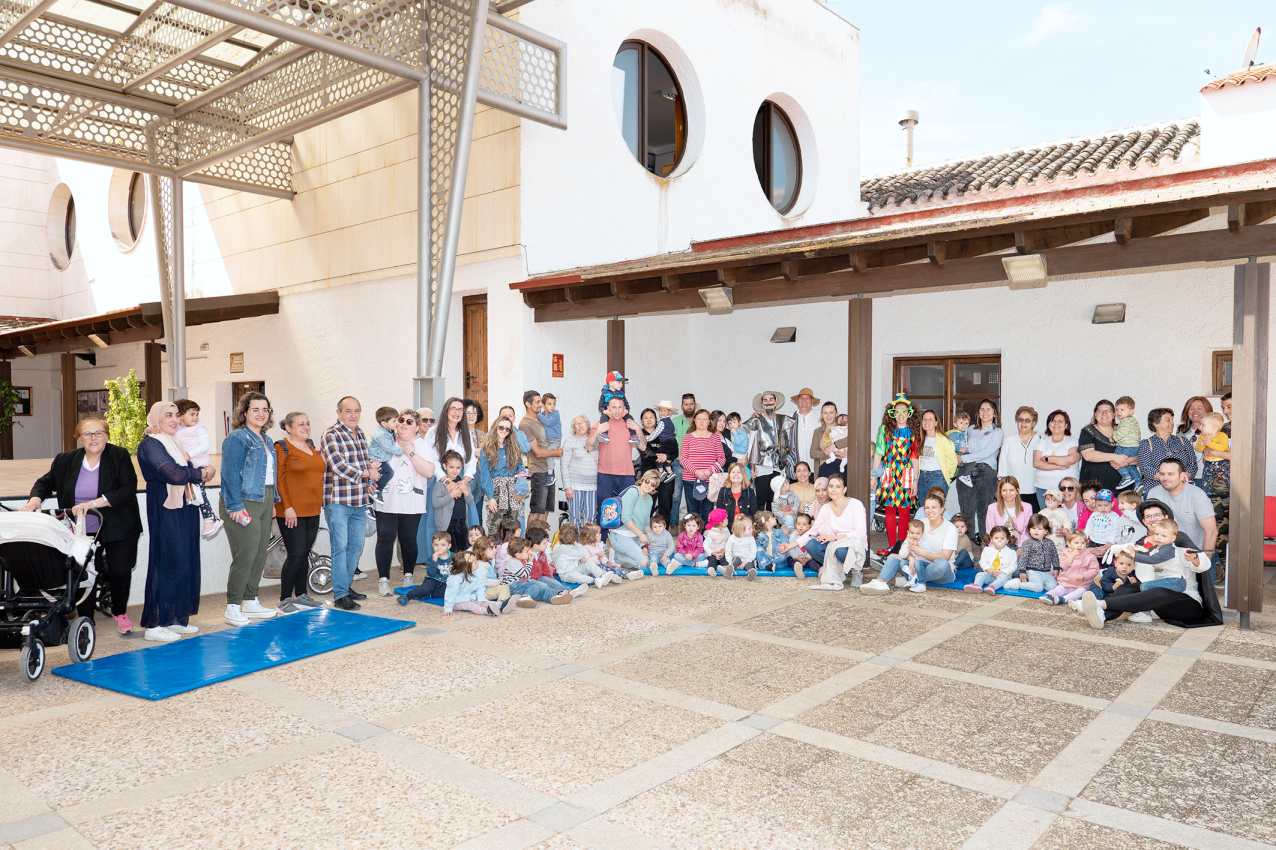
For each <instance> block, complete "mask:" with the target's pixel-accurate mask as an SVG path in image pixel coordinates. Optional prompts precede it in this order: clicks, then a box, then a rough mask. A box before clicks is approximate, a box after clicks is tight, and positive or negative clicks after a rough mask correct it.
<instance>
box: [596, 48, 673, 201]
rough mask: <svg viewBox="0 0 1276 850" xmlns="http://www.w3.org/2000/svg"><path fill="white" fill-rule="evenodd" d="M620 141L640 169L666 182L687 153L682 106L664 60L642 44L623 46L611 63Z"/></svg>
mask: <svg viewBox="0 0 1276 850" xmlns="http://www.w3.org/2000/svg"><path fill="white" fill-rule="evenodd" d="M612 69H613V72H612V85H613V95H614V99H615V104H616V112H617V117H618V118H619V120H620V135H621V137H622V138H624V140H625V144H626V145H628V146H629V151H630V153H632V154H633V156H634V159H636V160H638V163H639V164H640V165H642V167H643V168H645V169H647V170H648V171H650V172H651V173H652V174H655V175H656V176H658V177H668V176H669V175H670V174H672V173H673V171H674V169H676V168H677V167H678V163H679V162H680V161H681V160H682V155H683V154H684V153H685V152H686V149H687V105H686V100H685V98H684V97H683V93H682V87H681V86H679V85H678V80H677V78H676V77H675V76H674V74H673V70H672V68H670V66H669V63H668V62H667V61H665V58H664V57H663V56H661V55H660V53H659V52H658V51H657V50H656V49H655V48H654V47H652V46H651V45H649V44H647V43H646V42H642V41H626V42H625V43H624V44H622V45H621V46H620V50H619V51H618V52H617V53H616V59H615V61H614V62H612Z"/></svg>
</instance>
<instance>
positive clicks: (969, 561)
mask: <svg viewBox="0 0 1276 850" xmlns="http://www.w3.org/2000/svg"><path fill="white" fill-rule="evenodd" d="M953 566H954V567H956V568H957V569H959V570H973V569H974V568H975V559H974V558H972V557H970V553H969V552H967V551H966V550H965V549H958V550H957V554H956V555H953Z"/></svg>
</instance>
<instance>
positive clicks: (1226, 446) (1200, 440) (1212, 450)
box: [1196, 431, 1232, 460]
mask: <svg viewBox="0 0 1276 850" xmlns="http://www.w3.org/2000/svg"><path fill="white" fill-rule="evenodd" d="M1196 450H1197V451H1198V452H1201V453H1203V454H1204V455H1205V459H1206V460H1222V457H1221V456H1220V452H1228V451H1231V450H1232V441H1231V440H1230V439H1228V436H1227V435H1226V434H1224V433H1223V432H1222V431H1219V432H1218V433H1217V434H1215V435H1214V436H1213V437H1211V438H1210V439H1209V440H1206V439H1205V435H1204V434H1202V435H1201V436H1199V437H1197V438H1196ZM1211 455H1212V457H1211Z"/></svg>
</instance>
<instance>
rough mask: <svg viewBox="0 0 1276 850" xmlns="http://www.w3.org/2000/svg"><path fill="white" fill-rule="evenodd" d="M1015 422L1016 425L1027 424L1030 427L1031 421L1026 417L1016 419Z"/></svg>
mask: <svg viewBox="0 0 1276 850" xmlns="http://www.w3.org/2000/svg"><path fill="white" fill-rule="evenodd" d="M1015 421H1016V422H1018V423H1020V424H1021V425H1022V424H1024V423H1027V424H1029V425H1031V424H1032V420H1031V419H1028V418H1027V417H1021V418H1019V419H1016V420H1015Z"/></svg>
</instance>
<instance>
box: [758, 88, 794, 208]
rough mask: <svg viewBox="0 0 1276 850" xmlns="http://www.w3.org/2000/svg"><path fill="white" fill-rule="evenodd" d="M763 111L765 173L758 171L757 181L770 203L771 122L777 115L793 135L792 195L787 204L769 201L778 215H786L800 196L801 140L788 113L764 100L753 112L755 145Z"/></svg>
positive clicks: (775, 104) (763, 165)
mask: <svg viewBox="0 0 1276 850" xmlns="http://www.w3.org/2000/svg"><path fill="white" fill-rule="evenodd" d="M764 112H765V115H766V118H765V119H763V121H762V167H763V169H764V170H765V172H766V173H765V174H764V173H762V172H761V171H759V172H758V181H759V182H760V183H761V184H762V193H763V194H764V195H766V199H767V202H768V203H771V188H772V187H771V122H772V121H774V120H775V119H776V117H777V116H778V117H779V119H780V120H781V121H783V122H784V126H785V127H787V128H788V130H789V135H790V136H792V137H793V150H794V153H795V154H796V155H797V180H796V181H795V182H794V185H793V197H792V198H790V199H789V202H788V204H786V205H785V206H783V207H777V206H775V204H774V203H771V206H772V207H773V208H774V209H775V211H776V212H778V213H779V214H780V215H787V214H788V213H789V212H790V211H792V209H793V208H794V207H795V206H797V202H798V198H799V197H801V195H802V178H803V176H804V175H803V170H804V169H803V167H802V140H801V139H799V138H798V134H797V128H796V127H794V126H793V120H792V119H791V118H789V116H788V113H786V112H785V111H784V110H783V109H781V108H780V106H779V104H777V103H776V102H775V101H773V100H765V101H763V102H762V105H761V106H759V107H758V111H757V112H756V113H754V116H753V127H754V132H753V144H754V145H755V146H756V145H757V144H758V139H757V136H758V130H757V128H758V116H759V115H762V114H763V113H764ZM754 170H755V171H757V161H756V158H755V161H754Z"/></svg>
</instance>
